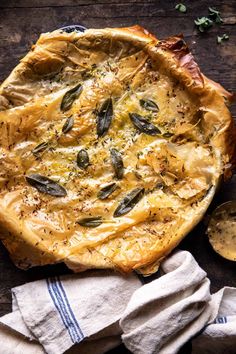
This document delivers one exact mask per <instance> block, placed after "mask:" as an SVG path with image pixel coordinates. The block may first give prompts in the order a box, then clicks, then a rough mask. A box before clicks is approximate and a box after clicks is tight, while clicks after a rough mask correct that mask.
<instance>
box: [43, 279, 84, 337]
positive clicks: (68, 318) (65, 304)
mask: <svg viewBox="0 0 236 354" xmlns="http://www.w3.org/2000/svg"><path fill="white" fill-rule="evenodd" d="M47 286H48V292H49V294H50V296H51V298H52V301H53V303H54V305H55V307H56V309H57V311H58V312H59V315H60V317H61V319H62V322H63V324H64V326H65V327H66V328H67V330H68V332H69V335H70V337H71V340H72V343H79V342H81V341H82V340H83V339H84V334H83V332H82V330H81V328H80V326H79V324H78V322H77V320H76V318H75V315H74V313H73V311H72V309H71V306H70V303H69V300H68V297H67V295H66V292H65V289H64V287H63V285H62V283H61V280H60V278H59V277H52V278H49V279H47Z"/></svg>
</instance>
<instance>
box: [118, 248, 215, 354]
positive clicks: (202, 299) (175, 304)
mask: <svg viewBox="0 0 236 354" xmlns="http://www.w3.org/2000/svg"><path fill="white" fill-rule="evenodd" d="M162 270H163V271H164V272H165V273H166V274H165V275H163V276H162V277H161V278H159V279H158V280H155V281H153V282H151V283H149V284H146V285H144V286H142V287H141V288H140V289H138V290H137V291H136V292H135V293H134V294H133V296H132V297H131V299H130V302H129V303H128V306H127V308H126V310H125V312H124V314H123V316H122V318H121V321H120V326H121V328H122V331H123V335H122V339H123V342H124V343H125V345H126V347H127V348H128V349H129V350H130V351H131V352H132V353H137V354H141V353H142V354H144V353H149V354H154V353H158V354H174V353H177V352H178V350H179V348H181V346H182V345H183V344H184V343H185V342H187V341H188V340H189V339H190V338H191V337H192V336H194V335H195V334H196V333H198V332H199V331H200V330H201V329H202V328H203V327H204V326H205V325H206V324H207V322H208V321H209V320H211V319H212V318H214V315H213V316H212V308H211V306H210V304H209V303H210V300H211V296H210V290H209V286H210V281H209V279H207V277H206V273H205V272H204V271H203V270H202V269H201V268H200V267H199V266H198V264H197V262H196V261H195V260H194V258H193V256H192V255H191V254H190V253H189V252H186V251H182V252H177V253H175V254H173V255H172V256H171V257H170V258H168V259H167V260H165V261H164V262H163V263H162Z"/></svg>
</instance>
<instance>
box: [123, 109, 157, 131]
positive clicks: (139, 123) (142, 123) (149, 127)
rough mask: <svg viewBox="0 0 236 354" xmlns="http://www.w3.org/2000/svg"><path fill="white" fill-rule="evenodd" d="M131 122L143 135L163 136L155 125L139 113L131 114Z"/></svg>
mask: <svg viewBox="0 0 236 354" xmlns="http://www.w3.org/2000/svg"><path fill="white" fill-rule="evenodd" d="M129 116H130V119H131V121H132V122H133V124H134V126H135V127H136V128H137V129H138V130H139V131H140V132H142V133H145V134H147V135H153V136H154V135H159V134H161V131H160V129H158V128H157V127H156V126H155V125H154V124H152V123H150V122H148V120H147V119H145V118H144V117H142V116H140V115H139V114H137V113H130V114H129Z"/></svg>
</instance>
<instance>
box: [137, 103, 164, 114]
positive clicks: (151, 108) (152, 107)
mask: <svg viewBox="0 0 236 354" xmlns="http://www.w3.org/2000/svg"><path fill="white" fill-rule="evenodd" d="M139 103H140V106H141V107H143V108H145V109H147V110H148V111H152V112H156V113H157V112H159V107H158V105H157V104H156V103H155V102H154V101H152V100H140V101H139Z"/></svg>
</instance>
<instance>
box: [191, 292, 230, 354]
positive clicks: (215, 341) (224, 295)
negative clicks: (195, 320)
mask: <svg viewBox="0 0 236 354" xmlns="http://www.w3.org/2000/svg"><path fill="white" fill-rule="evenodd" d="M211 303H212V305H213V307H214V308H216V309H217V315H216V317H215V318H214V321H212V322H211V323H209V324H208V325H207V326H206V327H205V328H204V330H203V331H202V333H201V334H200V335H198V336H197V337H196V338H195V339H194V340H193V341H192V354H199V353H204V354H225V353H227V354H235V353H236V289H235V288H230V287H225V288H223V289H221V290H219V291H218V292H217V293H215V294H213V295H212V300H211Z"/></svg>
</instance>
